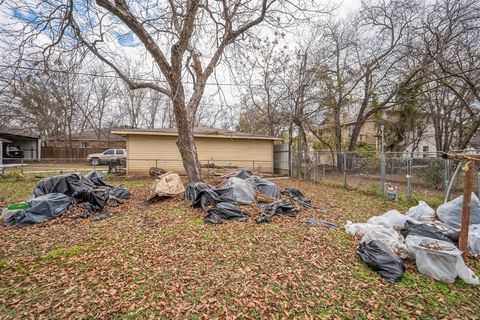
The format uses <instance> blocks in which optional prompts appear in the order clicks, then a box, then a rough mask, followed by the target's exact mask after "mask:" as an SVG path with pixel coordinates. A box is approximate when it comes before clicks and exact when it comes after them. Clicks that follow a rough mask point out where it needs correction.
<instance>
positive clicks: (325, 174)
mask: <svg viewBox="0 0 480 320" xmlns="http://www.w3.org/2000/svg"><path fill="white" fill-rule="evenodd" d="M326 178H327V172H326V168H325V163H324V164H323V182H325V179H326Z"/></svg>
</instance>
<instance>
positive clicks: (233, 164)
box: [0, 158, 288, 178]
mask: <svg viewBox="0 0 480 320" xmlns="http://www.w3.org/2000/svg"><path fill="white" fill-rule="evenodd" d="M282 161H283V160H282ZM282 161H279V160H275V161H260V160H236V159H210V160H201V161H200V165H201V171H202V175H203V176H204V177H207V178H208V177H215V176H221V175H224V174H225V173H228V172H231V171H234V170H237V169H240V168H248V169H251V170H253V171H254V172H257V173H261V174H264V175H273V172H274V168H276V167H278V166H281V167H285V166H286V167H288V160H284V161H286V163H283V162H282ZM150 168H156V169H159V171H158V172H161V171H176V172H179V173H180V174H182V173H184V172H185V170H184V168H183V162H182V161H181V160H179V159H142V158H129V159H122V160H119V161H108V162H103V163H101V164H100V165H96V166H93V165H92V164H91V163H90V162H88V161H87V160H86V159H85V158H78V159H71V158H68V159H58V158H55V159H45V158H44V159H41V160H38V159H16V158H4V159H2V162H1V163H0V176H3V177H9V176H13V177H17V178H21V177H22V176H34V177H38V178H42V177H48V176H53V175H58V174H66V173H74V172H79V173H88V172H90V171H92V170H98V171H103V172H108V173H111V174H116V175H126V174H129V175H138V176H147V175H148V174H149V171H150Z"/></svg>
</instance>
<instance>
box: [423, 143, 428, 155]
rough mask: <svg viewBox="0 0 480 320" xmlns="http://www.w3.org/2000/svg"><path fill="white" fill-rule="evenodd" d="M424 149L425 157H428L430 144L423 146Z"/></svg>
mask: <svg viewBox="0 0 480 320" xmlns="http://www.w3.org/2000/svg"><path fill="white" fill-rule="evenodd" d="M422 151H423V157H424V158H426V157H427V156H428V146H423V148H422Z"/></svg>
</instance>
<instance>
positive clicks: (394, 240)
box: [362, 228, 410, 259]
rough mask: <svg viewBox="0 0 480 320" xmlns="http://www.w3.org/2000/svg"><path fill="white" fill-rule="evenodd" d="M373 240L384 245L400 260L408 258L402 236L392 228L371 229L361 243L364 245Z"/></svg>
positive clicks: (408, 254)
mask: <svg viewBox="0 0 480 320" xmlns="http://www.w3.org/2000/svg"><path fill="white" fill-rule="evenodd" d="M373 240H378V241H381V242H383V243H385V244H386V245H387V246H389V247H390V248H392V250H393V251H394V252H395V253H396V254H397V256H399V257H400V258H402V259H407V258H409V257H410V252H409V250H408V248H407V246H406V245H405V243H404V238H403V236H402V235H401V234H399V233H398V232H397V231H395V230H394V229H393V228H388V229H387V228H383V229H379V228H378V229H373V230H370V231H368V232H367V233H365V235H364V236H363V238H362V242H365V243H369V242H370V241H373Z"/></svg>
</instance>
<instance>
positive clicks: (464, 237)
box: [458, 160, 475, 258]
mask: <svg viewBox="0 0 480 320" xmlns="http://www.w3.org/2000/svg"><path fill="white" fill-rule="evenodd" d="M466 166H467V167H468V168H467V172H466V174H465V178H464V180H463V207H462V225H461V227H460V238H459V240H458V244H459V246H458V247H459V249H460V251H462V254H463V258H466V255H467V245H468V226H469V225H470V206H471V200H472V188H473V181H474V179H475V163H474V162H473V161H471V160H470V161H468V162H467V164H466Z"/></svg>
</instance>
